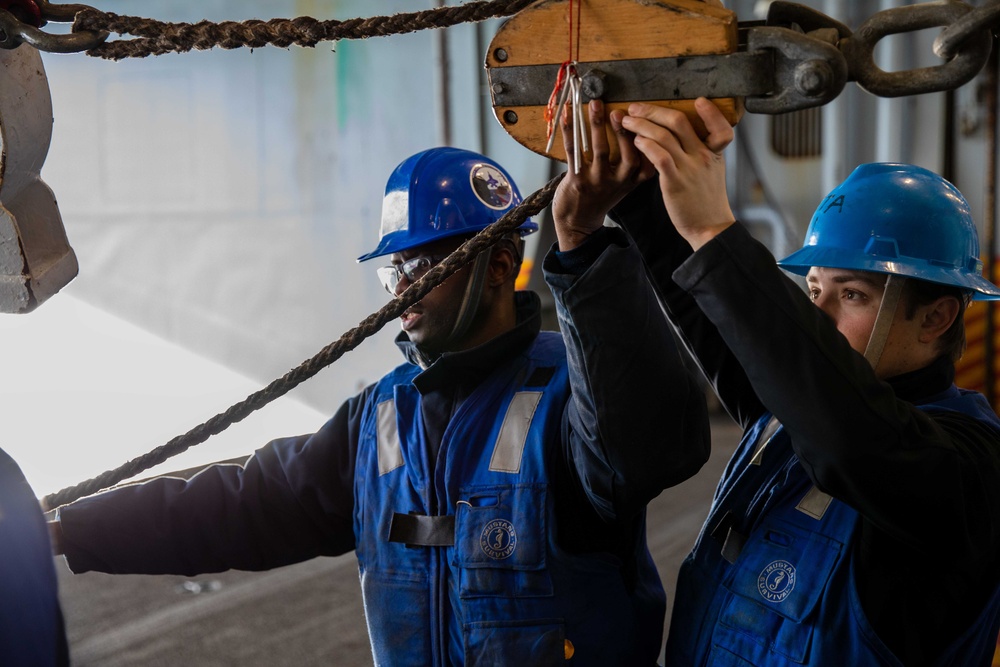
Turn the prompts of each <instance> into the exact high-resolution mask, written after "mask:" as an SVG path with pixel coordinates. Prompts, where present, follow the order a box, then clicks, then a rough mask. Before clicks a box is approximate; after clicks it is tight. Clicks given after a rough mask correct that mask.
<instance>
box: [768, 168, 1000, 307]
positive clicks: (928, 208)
mask: <svg viewBox="0 0 1000 667" xmlns="http://www.w3.org/2000/svg"><path fill="white" fill-rule="evenodd" d="M778 264H779V265H780V266H781V267H782V268H784V269H786V270H788V271H790V272H792V273H796V274H799V275H805V274H806V273H808V271H809V269H810V268H811V267H813V266H817V267H825V268H838V269H851V270H859V271H873V272H876V273H886V274H894V275H900V276H906V277H909V278H917V279H920V280H926V281H929V282H932V283H940V284H944V285H951V286H954V287H959V288H962V289H968V290H972V291H973V293H974V294H973V298H975V299H980V300H994V299H1000V288H998V287H997V286H996V285H994V284H993V283H991V282H990V281H988V280H986V279H985V278H984V277H983V275H982V272H983V263H982V261H981V260H980V258H979V237H978V233H977V231H976V225H975V222H974V221H973V219H972V215H971V214H970V212H969V204H968V202H967V201H966V200H965V197H963V196H962V193H961V192H959V191H958V188H956V187H955V186H954V185H952V184H951V183H949V182H948V181H946V180H945V179H943V178H941V177H940V176H938V175H937V174H935V173H934V172H932V171H928V170H927V169H924V168H922V167H917V166H914V165H909V164H895V163H873V164H863V165H861V166H859V167H857V168H856V169H855V170H854V171H853V172H852V173H851V175H850V176H848V177H847V179H845V180H844V182H843V183H841V184H840V185H839V186H837V187H836V188H835V189H834V190H833V191H832V192H831V193H830V194H829V195H827V196H826V198H825V199H823V201H822V202H821V203H820V205H819V207H818V208H817V209H816V212H815V213H814V214H813V217H812V220H811V221H810V222H809V228H808V230H807V231H806V240H805V243H804V245H803V247H802V248H801V249H800V250H797V251H796V252H793V253H792V254H791V255H789V256H788V257H785V258H784V259H782V260H781V261H779V262H778Z"/></svg>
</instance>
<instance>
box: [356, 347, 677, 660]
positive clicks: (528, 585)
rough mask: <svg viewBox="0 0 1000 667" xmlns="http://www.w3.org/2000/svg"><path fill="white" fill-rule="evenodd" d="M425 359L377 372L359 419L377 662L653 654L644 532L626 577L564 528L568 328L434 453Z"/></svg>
mask: <svg viewBox="0 0 1000 667" xmlns="http://www.w3.org/2000/svg"><path fill="white" fill-rule="evenodd" d="M419 372H420V369H419V368H418V367H416V366H413V365H410V364H406V365H403V366H400V367H398V368H397V369H395V370H394V371H393V372H391V373H390V374H388V375H387V376H385V377H384V378H382V380H380V381H379V382H378V383H377V385H376V387H375V389H374V392H373V394H372V399H371V400H370V401H369V403H368V404H367V405H366V408H365V413H364V415H363V417H362V422H361V438H360V444H359V450H358V458H357V474H356V480H357V481H356V486H355V517H354V529H355V534H356V538H357V540H356V543H357V557H358V563H359V570H360V575H361V587H362V593H363V596H364V604H365V614H366V617H367V620H368V629H369V634H370V637H371V642H372V652H373V654H374V659H375V664H376V665H392V666H394V667H403V666H406V665H419V666H421V667H426V666H427V665H434V666H438V665H466V666H467V667H476V666H480V665H491V666H497V665H517V666H518V667H525V666H526V665H533V666H535V665H574V666H575V665H601V666H602V667H607V666H609V665H620V664H628V665H634V664H648V665H652V664H655V661H656V658H657V656H658V654H659V650H660V641H661V636H662V624H663V612H664V609H665V599H664V595H663V589H662V586H661V585H660V582H659V578H658V576H657V573H656V569H655V567H654V565H653V563H652V560H651V558H650V556H649V552H648V550H646V549H645V548H644V547H645V541H644V536H643V538H642V540H641V544H642V546H643V548H642V549H641V550H638V551H639V553H637V555H636V560H637V563H636V568H637V569H638V583H637V584H636V586H635V587H633V588H631V590H630V588H629V587H628V586H627V585H626V584H625V582H624V581H623V578H622V563H621V562H619V561H618V559H617V558H615V557H613V556H611V555H609V554H606V553H594V554H573V553H567V552H566V551H564V550H562V549H560V547H559V545H558V544H557V543H556V540H555V536H556V532H557V526H556V520H555V510H554V507H555V505H554V503H555V498H554V497H553V494H554V491H553V486H552V465H553V463H554V462H555V461H558V460H561V457H560V456H559V453H560V448H561V442H562V429H563V412H564V410H565V407H566V404H567V401H569V400H570V398H571V397H570V389H569V382H568V374H567V368H566V354H565V349H564V347H563V343H562V339H561V337H560V336H559V335H558V334H555V333H551V332H543V333H542V334H540V335H539V336H538V338H537V339H536V340H535V342H534V343H533V344H532V346H531V347H530V349H529V350H528V351H527V352H526V353H524V354H522V355H521V356H520V357H518V358H517V359H515V360H513V361H512V362H511V363H509V364H505V365H504V366H503V367H502V368H498V369H497V370H496V371H495V372H494V373H492V374H491V375H490V376H489V377H488V378H487V379H486V380H485V381H484V382H483V383H482V384H481V385H480V386H479V387H477V388H476V389H475V391H474V392H473V393H472V394H471V395H470V396H469V397H468V398H467V399H466V400H465V401H464V402H463V403H462V404H461V405H460V406H459V408H458V409H457V410H456V412H455V414H454V416H453V417H452V419H451V421H450V423H449V424H448V427H447V429H445V432H444V435H443V438H442V442H441V446H440V449H439V452H438V456H437V460H436V461H429V460H428V456H429V454H428V451H429V450H428V447H427V446H426V444H425V439H424V438H425V436H424V429H423V425H422V421H421V410H420V402H421V396H420V394H419V392H418V391H417V389H416V387H414V385H413V384H412V380H413V379H414V377H416V375H417V374H418V373H419ZM568 658H569V659H568Z"/></svg>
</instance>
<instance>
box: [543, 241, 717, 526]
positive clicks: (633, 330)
mask: <svg viewBox="0 0 1000 667" xmlns="http://www.w3.org/2000/svg"><path fill="white" fill-rule="evenodd" d="M605 233H606V234H607V235H608V237H609V238H610V239H611V242H610V243H608V244H607V245H606V247H605V248H604V250H603V252H602V253H601V254H600V255H599V257H598V258H597V259H596V261H594V263H593V265H592V266H591V267H590V268H588V269H587V271H586V272H584V273H583V274H582V275H579V276H576V275H571V274H564V273H557V272H555V271H554V269H555V268H557V267H556V266H555V262H554V261H553V258H552V257H549V258H547V259H546V264H545V267H546V279H547V281H548V282H549V284H550V286H551V287H552V290H553V294H554V295H555V297H556V301H557V313H558V315H559V320H560V327H561V329H562V332H563V337H564V340H565V342H566V346H567V356H568V360H569V367H570V383H571V387H572V389H573V401H572V404H571V406H570V409H569V412H568V424H569V428H568V438H567V442H568V447H569V449H570V452H569V456H568V458H569V460H570V461H572V462H573V464H574V465H575V467H576V470H577V473H578V475H579V477H580V478H581V481H582V483H583V486H584V488H587V489H589V490H590V491H591V494H592V496H593V498H592V500H596V504H597V505H599V507H598V510H599V511H600V512H601V513H602V514H603V515H605V516H606V517H607V518H624V517H628V516H632V515H634V513H635V512H637V511H639V510H641V509H642V507H643V506H645V504H646V503H647V502H648V501H649V500H651V499H652V498H653V497H655V496H656V495H657V494H659V492H660V491H662V490H663V489H664V488H666V487H668V486H672V485H674V484H677V483H678V482H680V481H683V480H684V479H687V478H688V477H690V476H691V475H693V474H694V473H695V472H696V471H697V470H698V469H699V468H700V467H701V465H702V464H703V463H704V461H705V460H706V459H707V456H708V448H709V439H708V429H707V416H706V408H705V401H704V394H703V392H702V391H701V388H700V387H699V386H698V383H697V381H696V380H695V378H694V377H693V376H692V375H691V374H690V373H689V372H688V371H687V369H686V368H685V366H684V364H683V362H682V360H681V357H680V354H679V352H678V350H677V349H676V347H675V345H674V342H673V338H672V335H671V331H670V328H669V324H668V323H667V321H666V318H665V317H664V316H663V312H662V310H661V309H660V306H659V303H658V301H657V299H656V297H655V294H654V293H653V291H652V289H651V288H650V286H649V283H648V281H647V280H646V278H645V275H644V273H643V271H642V268H641V261H640V259H639V256H638V253H637V252H636V250H635V248H634V247H633V246H632V245H631V244H630V243H629V242H628V241H627V239H626V238H625V236H624V235H623V234H621V233H620V232H619V231H618V230H608V231H607V232H605Z"/></svg>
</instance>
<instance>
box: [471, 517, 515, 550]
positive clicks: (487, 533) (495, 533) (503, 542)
mask: <svg viewBox="0 0 1000 667" xmlns="http://www.w3.org/2000/svg"><path fill="white" fill-rule="evenodd" d="M479 546H480V548H482V550H483V553H485V554H486V555H487V556H489V557H490V558H492V559H493V560H504V559H505V558H510V555H511V554H512V553H514V548H515V547H517V532H516V531H515V530H514V524H512V523H511V522H510V521H507V520H506V519H494V520H493V521H490V522H489V523H487V524H486V527H485V528H483V532H482V535H480V536H479Z"/></svg>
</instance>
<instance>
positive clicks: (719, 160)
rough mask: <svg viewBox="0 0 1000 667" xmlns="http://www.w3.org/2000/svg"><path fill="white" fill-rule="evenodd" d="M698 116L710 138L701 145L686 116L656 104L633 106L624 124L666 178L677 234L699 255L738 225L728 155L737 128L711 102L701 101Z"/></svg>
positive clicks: (663, 187) (665, 194) (663, 184)
mask: <svg viewBox="0 0 1000 667" xmlns="http://www.w3.org/2000/svg"><path fill="white" fill-rule="evenodd" d="M695 110H696V111H697V112H698V115H699V116H701V119H702V120H703V121H704V123H705V128H706V129H707V130H708V135H707V136H706V138H705V139H704V141H703V140H702V139H700V138H699V137H698V135H697V134H696V133H695V131H694V127H692V125H691V122H690V121H689V120H688V118H687V116H685V115H684V113H683V112H681V111H678V110H676V109H666V108H663V107H658V106H654V105H651V104H632V105H630V106H629V108H628V115H627V116H625V117H624V119H622V126H623V128H624V129H625V130H628V131H629V132H632V133H633V134H634V135H635V139H634V145H635V148H636V149H637V150H638V151H639V152H640V153H641V154H642V155H643V156H645V158H646V159H647V160H648V161H649V162H650V163H651V164H652V165H653V167H654V168H655V169H656V171H657V173H658V174H659V177H660V191H661V192H662V193H663V203H664V204H665V205H666V207H667V212H668V213H669V214H670V219H671V221H672V222H673V224H674V226H675V227H676V228H677V231H678V232H679V233H680V235H681V236H683V237H684V239H685V240H687V241H688V243H690V244H691V247H692V248H693V249H695V250H697V249H698V248H700V247H701V246H702V245H704V244H705V243H707V242H708V241H710V240H712V239H713V238H715V236H716V235H717V234H719V233H720V232H722V230H724V229H726V228H727V227H729V226H730V225H732V224H733V223H734V222H735V221H736V218H735V217H734V216H733V212H732V209H731V208H730V206H729V199H728V197H727V194H726V163H725V159H724V158H723V157H722V151H723V150H724V149H725V148H726V146H728V145H729V144H730V143H731V142H732V140H733V128H732V126H730V124H729V121H727V120H726V118H725V116H723V115H722V112H721V111H719V109H718V107H716V106H715V105H714V104H713V103H712V102H711V101H710V100H708V99H706V98H704V97H700V98H698V99H697V100H696V101H695Z"/></svg>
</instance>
